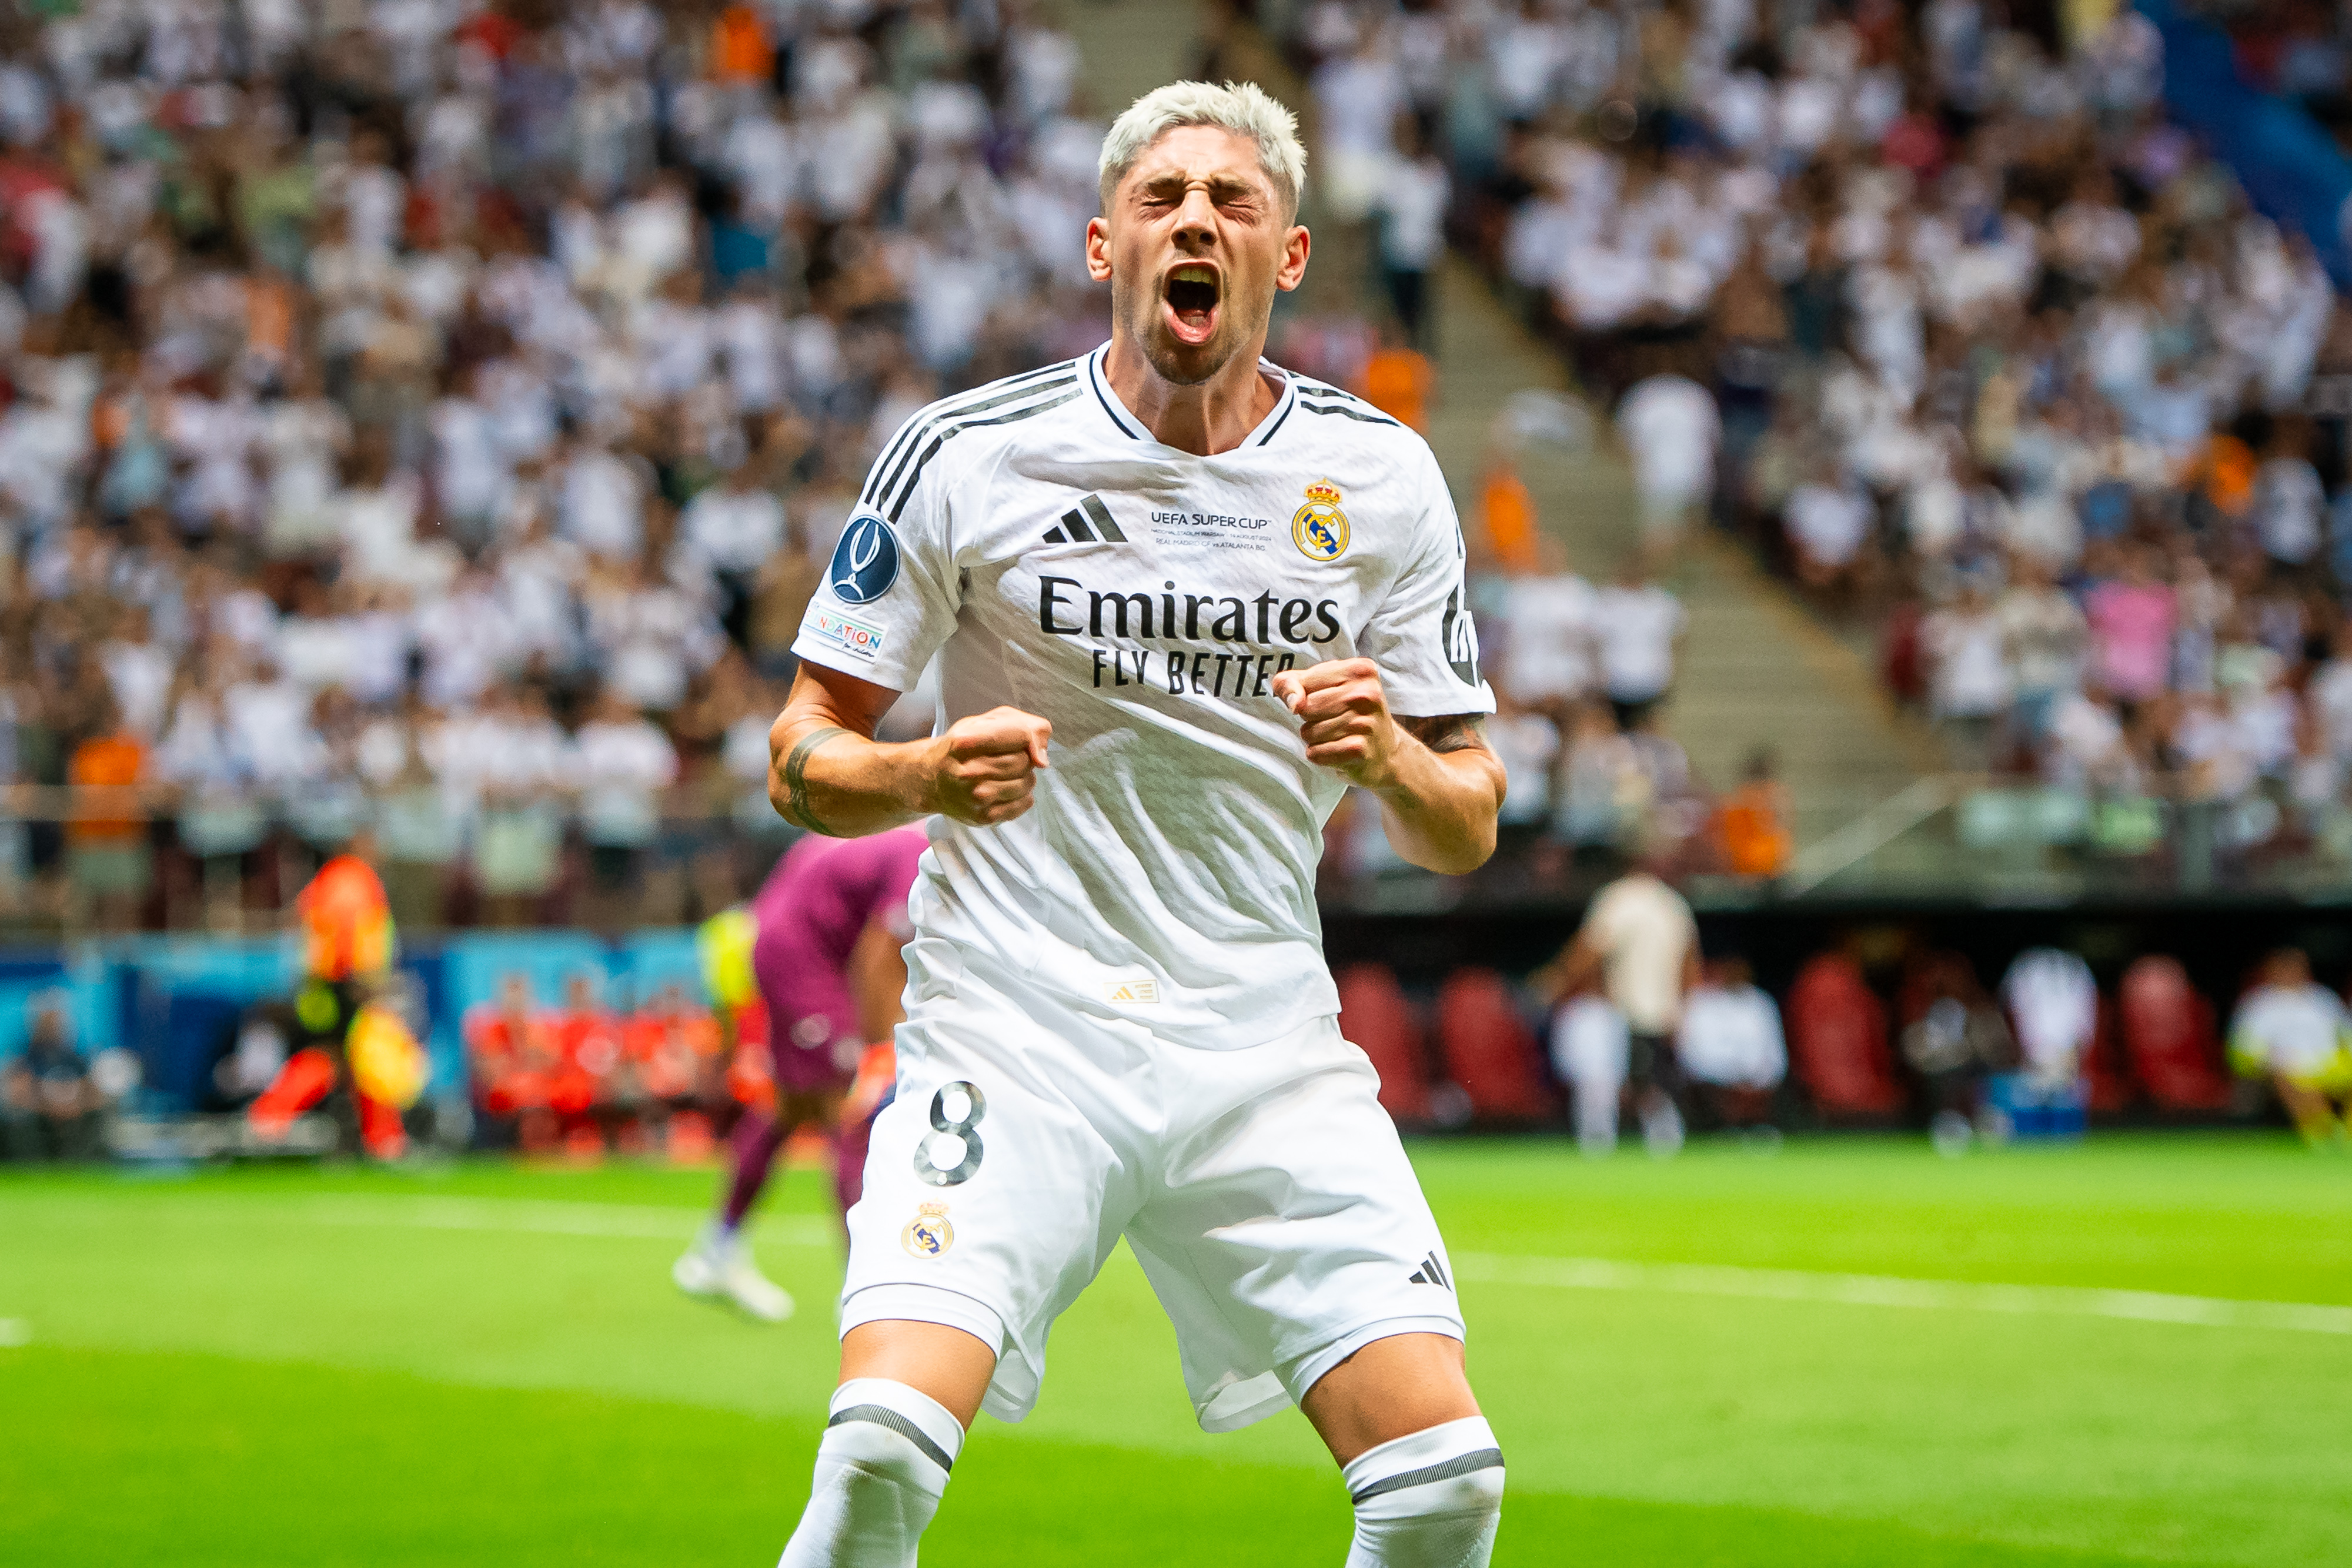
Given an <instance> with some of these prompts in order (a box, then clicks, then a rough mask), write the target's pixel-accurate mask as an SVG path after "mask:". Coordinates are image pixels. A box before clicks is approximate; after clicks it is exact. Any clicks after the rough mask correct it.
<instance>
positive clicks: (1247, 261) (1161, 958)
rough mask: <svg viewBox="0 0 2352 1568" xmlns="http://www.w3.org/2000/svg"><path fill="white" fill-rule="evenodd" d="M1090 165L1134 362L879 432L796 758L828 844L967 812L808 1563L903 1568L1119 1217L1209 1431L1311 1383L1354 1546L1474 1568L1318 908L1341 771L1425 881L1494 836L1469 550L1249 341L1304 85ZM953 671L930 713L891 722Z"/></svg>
mask: <svg viewBox="0 0 2352 1568" xmlns="http://www.w3.org/2000/svg"><path fill="white" fill-rule="evenodd" d="M1101 174H1102V181H1101V184H1102V204H1103V207H1102V210H1103V215H1102V216H1101V217H1098V218H1097V219H1095V220H1093V221H1092V223H1091V224H1090V225H1088V227H1087V241H1086V244H1087V267H1088V269H1089V271H1090V272H1091V273H1092V275H1093V276H1094V277H1096V278H1097V279H1098V280H1100V281H1104V282H1108V284H1109V285H1110V288H1111V306H1112V337H1111V340H1110V341H1109V343H1108V344H1107V345H1105V346H1104V347H1103V348H1102V349H1099V350H1096V351H1094V352H1092V353H1090V354H1087V355H1086V356H1085V357H1083V358H1081V359H1078V360H1075V361H1069V362H1067V363H1064V364H1059V365H1055V366H1053V367H1050V368H1048V369H1045V370H1042V371H1032V372H1030V373H1028V374H1026V375H1021V376H1014V377H1011V378H1008V379H1007V380H1004V381H1002V382H996V383H994V384H992V385H989V386H985V387H982V388H980V389H978V390H976V391H973V392H967V393H965V394H963V395H961V396H959V397H953V398H950V399H947V400H945V401H943V402H938V403H935V404H933V405H932V406H930V407H929V408H928V409H926V410H924V411H923V412H922V413H919V414H918V415H916V417H915V418H914V419H912V420H911V421H909V422H908V423H907V425H906V426H905V427H904V428H903V429H902V430H901V431H900V432H899V434H898V436H897V438H896V439H894V440H893V441H892V442H891V443H890V444H888V445H887V447H886V448H885V450H884V451H883V453H882V455H881V456H880V457H879V458H878V459H877V461H876V463H875V465H874V468H873V470H872V473H871V474H870V476H868V478H867V481H866V487H865V490H864V491H863V493H862V495H861V497H860V498H859V502H858V506H857V508H856V512H855V513H854V515H853V516H852V517H851V519H850V521H849V524H848V526H847V528H845V530H844V531H843V534H842V537H841V542H840V544H839V545H838V547H837V548H836V549H835V553H834V556H833V559H832V562H831V564H830V566H829V567H828V569H827V570H826V571H825V574H824V582H823V583H822V584H821V585H820V586H819V588H818V590H817V591H816V594H815V596H814V598H813V599H812V600H811V601H810V604H809V609H808V612H807V614H806V617H805V619H804V620H803V623H802V630H801V634H800V637H799V640H798V641H797V643H795V644H794V648H795V652H796V653H798V654H799V655H800V658H801V660H802V661H803V662H802V664H801V667H800V672H799V674H798V676H797V679H796V681H795V684H794V685H793V691H792V694H791V695H790V697H789V698H788V699H787V702H786V706H785V707H784V711H783V713H782V715H781V716H779V717H778V718H777V720H776V724H775V727H774V729H773V731H772V735H771V737H770V743H771V747H772V753H773V762H772V769H771V774H770V779H769V790H770V794H771V797H772V799H773V800H774V802H775V804H776V806H777V809H778V810H780V811H782V813H783V815H784V816H785V817H787V818H789V819H790V820H791V821H794V822H797V823H799V824H800V825H801V826H803V827H804V828H807V829H809V830H811V831H814V832H819V833H826V834H833V835H838V836H845V837H851V836H856V835H860V834H866V833H873V832H877V831H881V830H884V829H886V828H889V827H892V826H895V825H896V824H898V823H902V822H906V821H911V820H913V819H915V818H917V817H919V816H924V815H935V816H936V817H937V818H938V819H940V820H939V821H937V822H936V823H935V825H934V827H933V830H932V831H933V839H932V842H931V847H930V850H929V852H928V853H927V854H926V855H925V856H924V857H923V860H922V870H921V874H920V875H919V877H918V878H917V880H916V883H915V889H914V894H913V897H912V900H911V914H912V917H913V923H914V932H915V935H914V939H913V941H912V942H910V943H909V944H908V946H907V950H906V957H907V967H908V985H907V998H908V1017H907V1020H906V1022H905V1023H903V1024H902V1025H900V1026H899V1029H898V1097H897V1099H896V1100H894V1101H893V1102H892V1103H891V1104H890V1105H889V1106H888V1107H887V1109H885V1110H884V1111H883V1113H882V1114H881V1116H880V1117H879V1118H878V1119H877V1121H876V1123H875V1125H874V1130H873V1135H872V1150H871V1153H870V1154H869V1155H868V1157H867V1160H866V1192H865V1197H864V1200H863V1201H862V1202H860V1203H859V1204H858V1205H857V1207H856V1208H855V1209H853V1210H852V1211H851V1213H850V1216H849V1231H850V1248H849V1266H848V1270H847V1276H846V1279H845V1281H844V1284H843V1298H842V1317H841V1324H842V1331H843V1335H842V1382H841V1385H840V1386H839V1388H838V1389H837V1390H836V1392H835V1396H834V1399H833V1405H832V1416H831V1419H830V1421H829V1422H828V1424H827V1426H826V1429H825V1433H824V1438H823V1440H822V1443H821V1445H820V1447H819V1448H818V1454H817V1460H816V1468H815V1479H814V1485H813V1487H812V1489H811V1492H810V1496H809V1500H808V1505H807V1509H806V1511H805V1512H804V1513H803V1516H802V1519H801V1521H800V1525H799V1528H798V1529H797V1530H796V1531H794V1533H793V1538H792V1541H791V1543H790V1544H789V1545H788V1546H786V1547H785V1549H784V1554H783V1568H811V1565H814V1564H856V1565H859V1568H867V1565H873V1568H880V1565H885V1564H887V1565H889V1568H901V1565H904V1564H909V1563H913V1562H914V1561H915V1552H916V1547H917V1542H918V1540H919V1537H920V1536H921V1534H922V1531H923V1528H924V1526H925V1525H926V1524H928V1523H929V1521H930V1519H931V1516H932V1513H933V1511H934V1510H935V1509H936V1507H937V1506H938V1503H939V1500H940V1497H941V1496H942V1494H943V1492H944V1490H945V1488H946V1486H947V1481H948V1475H949V1471H950V1468H951V1467H952V1465H953V1464H954V1462H955V1458H956V1455H957V1453H958V1452H959V1450H960V1449H961V1447H962V1444H963V1440H964V1434H965V1432H966V1430H967V1429H968V1428H969V1427H970V1426H971V1421H972V1420H973V1418H974V1416H975V1415H976V1413H977V1412H978V1411H980V1410H982V1409H983V1408H985V1409H987V1410H989V1411H991V1412H992V1414H994V1415H997V1416H1001V1417H1003V1418H1006V1419H1019V1418H1020V1417H1021V1416H1024V1415H1025V1414H1026V1413H1027V1412H1028V1410H1029V1409H1030V1408H1031V1406H1033V1405H1034V1402H1035V1400H1036V1397H1037V1390H1038V1384H1039V1379H1040V1378H1041V1376H1042V1375H1043V1374H1044V1371H1045V1344H1046V1336H1047V1333H1048V1332H1049V1331H1050V1329H1051V1328H1052V1326H1053V1323H1054V1321H1055V1318H1056V1317H1057V1316H1058V1315H1059V1314H1060V1313H1061V1312H1063V1311H1064V1310H1065V1309H1066V1308H1067V1307H1068V1306H1069V1305H1070V1303H1071V1302H1072V1301H1074V1300H1075V1299H1076V1297H1077V1295H1078V1293H1079V1292H1080V1291H1083V1290H1084V1289H1085V1288H1086V1285H1087V1281H1090V1280H1092V1279H1093V1278H1094V1276H1095V1273H1096V1271H1097V1270H1098V1269H1099V1268H1100V1267H1101V1266H1102V1263H1103V1261H1104V1260H1105V1259H1107V1258H1108V1257H1109V1256H1110V1253H1111V1250H1112V1249H1113V1248H1114V1247H1116V1246H1117V1245H1118V1241H1119V1239H1120V1238H1121V1237H1122V1236H1124V1237H1125V1238H1126V1239H1127V1241H1128V1242H1129V1246H1130V1247H1131V1248H1132V1249H1133V1250H1134V1252H1135V1255H1136V1257H1137V1259H1138V1260H1139V1261H1140V1262H1141V1263H1142V1265H1143V1268H1144V1270H1145V1272H1146V1273H1147V1274H1148V1275H1149V1276H1150V1281H1151V1283H1152V1286H1153V1289H1154V1290H1155V1291H1157V1292H1158V1294H1159V1296H1160V1302H1161V1304H1162V1306H1163V1307H1164V1308H1165V1309H1166V1311H1167V1312H1168V1314H1169V1316H1170V1317H1171V1319H1172V1320H1173V1322H1174V1323H1175V1326H1176V1330H1177V1335H1178V1339H1179V1341H1180V1343H1181V1363H1182V1372H1183V1376H1184V1381H1185V1383H1186V1385H1187V1386H1188V1388H1189V1390H1190V1392H1191V1395H1192V1402H1193V1405H1194V1407H1195V1410H1196V1413H1197V1415H1198V1417H1199V1419H1200V1422H1201V1424H1202V1427H1205V1428H1207V1429H1208V1430H1211V1431H1225V1430H1229V1429H1232V1428H1234V1427H1241V1426H1244V1425H1246V1424H1248V1423H1250V1422H1253V1421H1255V1420H1258V1419H1260V1418H1261V1417H1263V1416H1267V1415H1270V1414H1272V1413H1273V1412H1275V1411H1276V1410H1278V1409H1280V1408H1281V1407H1282V1406H1286V1405H1287V1404H1290V1403H1291V1402H1293V1401H1296V1402H1297V1403H1298V1404H1299V1405H1300V1406H1303V1407H1304V1409H1305V1412H1306V1415H1307V1419H1308V1420H1309V1421H1310V1422H1311V1423H1313V1425H1314V1426H1315V1427H1316V1429H1317V1431H1318V1432H1319V1433H1320V1434H1321V1435H1322V1437H1323V1440H1324V1442H1325V1443H1326V1444H1327V1445H1328V1447H1329V1448H1330V1450H1331V1453H1332V1456H1333V1458H1335V1459H1336V1460H1337V1461H1338V1462H1339V1465H1340V1467H1341V1469H1342V1472H1343V1475H1344V1478H1345V1480H1346V1483H1347V1486H1348V1490H1349V1493H1350V1495H1351V1496H1352V1498H1353V1499H1354V1501H1355V1511H1356V1531H1355V1544H1354V1548H1353V1551H1352V1552H1351V1554H1350V1555H1349V1559H1348V1561H1349V1563H1351V1564H1355V1565H1356V1568H1370V1565H1374V1564H1399V1565H1402V1564H1441V1563H1442V1564H1446V1565H1448V1568H1455V1565H1470V1564H1482V1563H1486V1561H1487V1560H1488V1557H1489V1555H1490V1553H1491V1552H1492V1550H1493V1541H1494V1534H1495V1530H1496V1522H1497V1520H1498V1518H1499V1515H1500V1510H1501V1495H1502V1480H1503V1460H1502V1454H1501V1451H1500V1449H1499V1448H1497V1447H1496V1442H1495V1436H1494V1433H1493V1431H1492V1430H1491V1429H1490V1428H1489V1427H1488V1426H1487V1424H1486V1420H1485V1419H1484V1418H1483V1417H1482V1416H1480V1414H1479V1410H1478V1405H1477V1402H1476V1400H1475V1398H1474V1397H1473V1396H1472V1395H1471V1391H1470V1385H1469V1382H1468V1380H1467V1378H1466V1377H1465V1374H1464V1370H1463V1349H1462V1341H1463V1323H1462V1314H1461V1311H1460V1309H1459V1307H1458V1305H1457V1304H1456V1302H1455V1300H1454V1288H1453V1278H1454V1276H1453V1270H1452V1268H1451V1267H1450V1266H1449V1265H1448V1263H1447V1262H1446V1259H1445V1246H1444V1241H1443V1240H1442V1239H1440V1237H1439V1235H1438V1232H1437V1226H1436V1223H1435V1221H1434V1220H1433V1218H1432V1217H1431V1215H1430V1211H1429V1207H1428V1204H1427V1203H1426V1201H1425V1200H1424V1199H1423V1197H1422V1194H1421V1190H1420V1186H1419V1184H1418V1183H1417V1181H1416V1180H1415V1178H1414V1176H1413V1171H1412V1166H1411V1165H1410V1164H1409V1163H1408V1162H1407V1160H1406V1158H1405V1155H1404V1150H1403V1147H1402V1145H1401V1144H1400V1143H1399V1141H1398V1139H1397V1135H1396V1131H1395V1129H1394V1127H1393V1126H1392V1125H1391V1123H1390V1121H1389V1119H1388V1117H1387V1116H1386V1115H1385V1114H1384V1113H1382V1112H1381V1108H1380V1104H1379V1102H1378V1100H1377V1098H1376V1094H1377V1092H1378V1089H1379V1083H1378V1081H1377V1077H1376V1075H1375V1074H1374V1072H1373V1071H1372V1069H1371V1067H1370V1063H1369V1062H1368V1061H1366V1060H1365V1058H1364V1055H1363V1053H1362V1052H1361V1051H1358V1050H1357V1049H1356V1048H1355V1047H1354V1046H1352V1045H1350V1044H1349V1043H1348V1042H1347V1041H1346V1040H1343V1039H1342V1038H1341V1037H1340V1035H1339V1027H1338V1022H1337V1018H1336V1015H1337V1013H1338V1009H1339V999H1338V995H1337V992H1336V990H1335V988H1334V987H1333V985H1332V982H1331V978H1330V974H1329V971H1328V967H1327V966H1326V964H1325V962H1324V959H1323V955H1322V950H1321V939H1320V936H1321V934H1320V931H1319V928H1318V923H1317V918H1316V909H1315V897H1314V875H1315V862H1316V860H1317V857H1318V852H1319V851H1320V848H1321V827H1322V824H1323V821H1324V820H1325V819H1326V818H1327V817H1328V815H1329V814H1330V812H1331V810H1332V809H1333V808H1334V806H1336V805H1337V804H1338V802H1339V799H1340V797H1341V796H1342V795H1343V794H1344V793H1345V792H1346V791H1347V789H1349V786H1350V785H1355V786H1360V787H1361V788H1362V789H1365V790H1367V791H1368V792H1369V793H1370V794H1371V795H1372V796H1373V797H1374V798H1375V799H1377V800H1378V801H1379V802H1380V807H1381V813H1382V816H1383V818H1384V820H1385V822H1386V826H1387V831H1388V834H1389V837H1390V840H1391V842H1392V843H1393V844H1394V845H1395V847H1396V848H1397V850H1398V851H1399V852H1401V853H1402V854H1403V855H1404V856H1405V857H1406V858H1407V859H1409V860H1411V861H1412V862H1415V863H1416V864H1419V865H1422V866H1425V867H1427V868H1429V869H1431V870H1433V871H1439V872H1446V873H1460V872H1466V871H1469V870H1471V869H1473V868H1475V867H1476V866H1477V865H1479V864H1480V863H1481V862H1484V861H1485V860H1486V857H1487V855H1488V854H1489V853H1491V852H1492V850H1493V846H1494V841H1495V819H1496V808H1497V805H1498V803H1499V801H1500V798H1501V796H1502V793H1503V771H1502V768H1501V767H1500V765H1499V764H1497V762H1496V760H1495V758H1494V756H1493V754H1492V753H1491V752H1489V751H1488V750H1487V748H1486V745H1485V743H1484V742H1483V740H1482V739H1481V738H1480V736H1479V731H1478V721H1479V716H1481V715H1483V714H1486V713H1490V712H1492V711H1493V706H1494V703H1493V698H1492V696H1491V695H1490V694H1489V693H1488V691H1487V689H1486V685H1485V683H1484V682H1483V681H1481V680H1480V678H1479V675H1478V670H1477V644H1476V639H1475V633H1474V632H1473V631H1472V627H1471V622H1470V616H1469V612H1468V610H1467V608H1466V606H1465V600H1464V590H1463V540H1462V532H1461V527H1460V524H1459V523H1458V522H1457V521H1456V520H1455V518H1454V508H1453V505H1452V503H1451V501H1450V500H1449V499H1448V497H1447V495H1446V487H1445V481H1444V476H1442V475H1441V474H1440V473H1439V471H1438V467H1437V464H1436V461H1435V460H1434V458H1433V456H1432V455H1431V454H1430V450H1429V448H1428V446H1427V444H1425V443H1423V441H1422V440H1421V438H1420V437H1418V436H1416V435H1415V434H1412V432H1411V431H1408V430H1406V429H1405V428H1404V427H1403V426H1402V425H1400V424H1398V423H1396V422H1395V421H1393V420H1391V419H1390V418H1388V417H1387V416H1385V415H1383V414H1381V413H1379V412H1378V411H1376V410H1374V409H1373V408H1371V407H1370V406H1369V405H1368V404H1366V403H1364V402H1360V401H1359V400H1357V399H1356V398H1353V397H1351V396H1349V395H1347V394H1346V393H1344V392H1339V391H1337V390H1335V389H1333V388H1331V387H1328V386H1323V385H1319V384H1318V383H1316V382H1310V381H1307V380H1306V379H1305V378H1303V377H1300V376H1297V375H1292V374H1289V373H1287V372H1286V371H1282V370H1280V369H1278V368H1276V366H1273V365H1271V364H1268V363H1266V362H1265V361H1264V360H1263V359H1262V358H1260V354H1261V351H1262V350H1263V348H1264V345H1265V336H1266V327H1267V322H1268V319H1269V315H1270V313H1271V310H1272V307H1273V303H1274V298H1275V296H1276V293H1277V292H1279V291H1281V290H1284V289H1288V288H1293V287H1297V284H1298V282H1299V279H1300V277H1302V276H1303V275H1304V273H1305V271H1306V267H1307V250H1308V237H1307V230H1306V229H1304V228H1302V227H1300V226H1299V225H1297V221H1296V216H1297V207H1298V193H1299V186H1300V182H1301V179H1302V177H1303V174H1304V155H1303V153H1302V152H1301V150H1300V148H1299V145H1298V141H1297V131H1296V127H1295V122H1294V120H1293V119H1292V117H1291V115H1290V114H1289V112H1288V111H1287V110H1284V109H1283V108H1282V107H1281V106H1280V105H1278V104H1276V102H1275V101H1274V100H1273V99H1270V98H1268V97H1266V96H1265V94H1264V93H1262V92H1261V91H1259V90H1258V89H1256V88H1255V87H1250V86H1234V85H1231V84H1228V85H1227V86H1225V87H1223V88H1219V87H1214V86H1211V85H1208V84H1204V83H1200V82H1182V83H1177V84H1175V85H1172V86H1169V87H1164V88H1161V89H1158V90H1156V91H1154V92H1152V93H1150V94H1149V95H1147V96H1146V97H1144V98H1143V99H1139V100H1138V101H1137V102H1136V104H1135V105H1134V106H1133V107H1132V108H1130V109H1129V110H1128V111H1127V112H1126V113H1125V114H1123V115H1121V116H1120V117H1119V119H1118V123H1117V124H1116V125H1114V126H1113V127H1112V129H1111V131H1110V133H1109V135H1108V138H1107V139H1106V141H1105V142H1104V144H1103V151H1102V158H1101ZM934 652H938V653H940V672H941V682H940V728H939V730H938V732H937V734H936V735H935V736H934V737H931V738H929V739H925V740H918V741H910V742H907V743H903V744H898V745H886V744H878V743H877V742H876V741H875V740H873V739H872V738H871V737H872V735H873V730H874V725H875V721H876V719H877V717H878V716H880V715H881V714H882V713H883V712H884V711H885V710H886V709H887V708H888V707H889V706H890V705H891V703H892V702H893V701H894V700H895V697H896V694H897V693H898V692H899V691H900V690H902V689H903V688H904V687H905V686H907V685H908V683H910V682H911V681H913V680H914V679H915V677H916V674H917V673H918V672H919V671H920V670H921V669H922V668H923V667H924V665H925V664H926V663H927V662H928V661H929V659H930V658H931V656H932V654H933V653H934Z"/></svg>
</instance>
